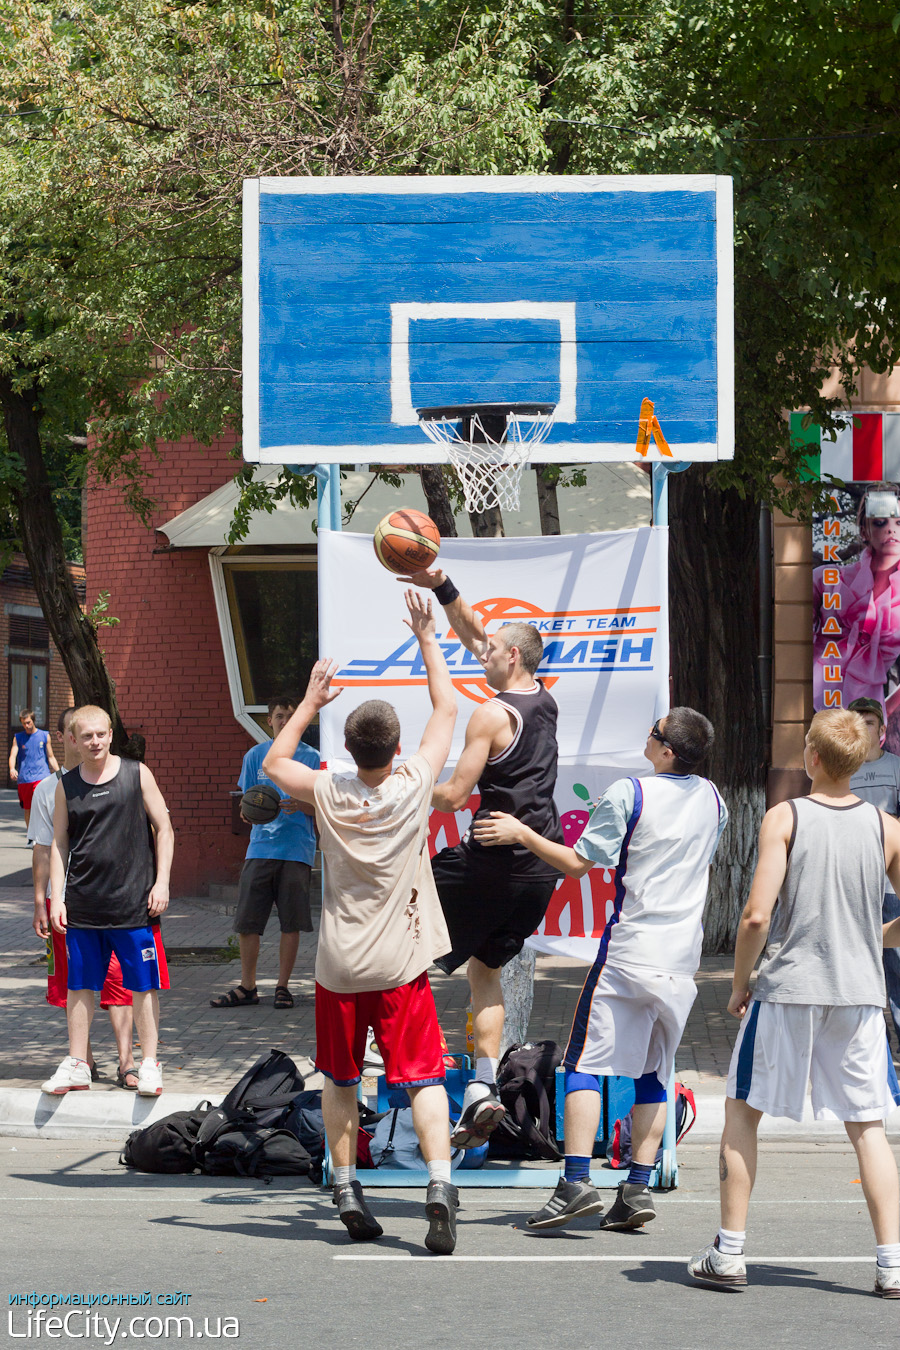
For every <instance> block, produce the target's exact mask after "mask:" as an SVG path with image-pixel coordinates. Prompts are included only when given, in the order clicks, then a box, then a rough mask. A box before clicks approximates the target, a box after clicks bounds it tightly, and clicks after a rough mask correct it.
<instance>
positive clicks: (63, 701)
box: [0, 553, 84, 787]
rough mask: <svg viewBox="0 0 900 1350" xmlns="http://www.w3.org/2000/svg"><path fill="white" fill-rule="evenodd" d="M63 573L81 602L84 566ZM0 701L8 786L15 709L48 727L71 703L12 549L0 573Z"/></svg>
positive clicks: (25, 572)
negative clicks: (28, 712) (0, 657)
mask: <svg viewBox="0 0 900 1350" xmlns="http://www.w3.org/2000/svg"><path fill="white" fill-rule="evenodd" d="M69 573H70V575H71V577H72V580H73V581H74V582H75V587H76V590H77V591H78V596H79V599H80V600H81V602H82V604H83V603H84V568H83V567H79V566H78V565H77V564H75V563H70V565H69ZM0 643H2V645H3V656H4V660H3V661H2V663H0V706H2V707H3V708H4V709H5V712H4V717H5V718H6V750H5V754H6V757H7V758H6V760H5V761H4V785H5V786H6V787H11V786H12V782H11V780H10V778H9V769H8V756H9V751H10V748H11V746H12V740H13V736H14V735H15V733H16V732H17V731H21V725H20V723H19V712H20V711H21V709H22V708H33V709H34V710H35V720H36V722H37V725H38V726H39V727H43V728H44V729H45V730H50V731H52V730H53V729H54V728H55V726H56V719H57V717H58V716H59V714H60V713H61V712H62V710H63V708H68V707H70V706H71V704H72V686H71V685H70V684H69V677H68V676H67V675H66V670H65V666H64V665H63V663H62V658H61V657H60V654H59V652H58V651H57V650H56V647H55V645H54V643H53V642H52V640H51V638H50V633H49V630H48V628H47V622H46V620H45V619H44V616H43V614H42V613H41V609H40V606H39V604H38V598H37V594H36V592H35V589H34V582H33V580H32V577H31V572H30V571H29V569H28V564H27V562H26V561H25V557H24V555H23V554H21V553H16V554H13V556H12V558H11V559H10V560H9V562H8V563H7V565H6V568H5V569H4V571H3V573H2V575H0Z"/></svg>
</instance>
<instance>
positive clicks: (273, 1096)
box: [222, 1050, 306, 1126]
mask: <svg viewBox="0 0 900 1350" xmlns="http://www.w3.org/2000/svg"><path fill="white" fill-rule="evenodd" d="M305 1087H306V1082H305V1080H304V1078H303V1074H302V1073H301V1072H300V1070H299V1069H298V1068H297V1066H296V1064H295V1063H294V1061H293V1060H292V1059H291V1057H290V1055H286V1054H284V1052H283V1051H281V1050H270V1051H269V1053H268V1054H267V1055H263V1056H262V1058H261V1059H258V1060H257V1061H256V1063H255V1064H254V1065H253V1067H252V1068H250V1069H248V1070H247V1072H246V1073H245V1074H244V1076H243V1078H239V1079H238V1081H237V1082H236V1083H235V1085H234V1087H233V1088H232V1089H231V1090H230V1092H229V1093H228V1094H227V1096H226V1097H225V1099H224V1100H223V1102H222V1108H223V1109H224V1110H226V1111H252V1112H253V1114H254V1116H255V1118H256V1123H257V1124H258V1125H267V1126H277V1125H280V1124H281V1123H282V1118H283V1117H284V1116H285V1115H286V1114H287V1111H288V1110H289V1108H290V1107H291V1105H292V1103H293V1101H294V1098H295V1097H297V1096H298V1094H299V1093H301V1092H302V1091H303V1089H304V1088H305Z"/></svg>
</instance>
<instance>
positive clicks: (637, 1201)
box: [600, 1181, 656, 1233]
mask: <svg viewBox="0 0 900 1350" xmlns="http://www.w3.org/2000/svg"><path fill="white" fill-rule="evenodd" d="M655 1218H656V1207H655V1205H654V1204H653V1196H652V1195H651V1194H650V1191H649V1189H648V1187H646V1186H644V1185H641V1183H640V1182H636V1181H621V1182H620V1183H619V1186H618V1190H617V1192H616V1199H615V1203H614V1204H613V1207H612V1209H610V1210H607V1212H606V1213H605V1214H604V1215H603V1218H602V1219H601V1220H600V1227H601V1228H609V1229H610V1230H611V1231H612V1232H615V1233H620V1232H623V1231H624V1230H625V1229H626V1228H640V1227H642V1225H643V1224H645V1223H649V1222H650V1220H651V1219H655Z"/></svg>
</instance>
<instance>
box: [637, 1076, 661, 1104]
mask: <svg viewBox="0 0 900 1350" xmlns="http://www.w3.org/2000/svg"><path fill="white" fill-rule="evenodd" d="M665 1101H668V1095H667V1093H666V1089H665V1088H664V1087H663V1085H662V1083H661V1082H660V1081H659V1079H658V1078H657V1076H656V1074H655V1073H645V1074H642V1075H641V1077H640V1078H636V1079H635V1080H634V1104H635V1106H646V1105H648V1104H649V1103H651V1102H665Z"/></svg>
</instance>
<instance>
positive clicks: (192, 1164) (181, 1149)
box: [119, 1102, 212, 1173]
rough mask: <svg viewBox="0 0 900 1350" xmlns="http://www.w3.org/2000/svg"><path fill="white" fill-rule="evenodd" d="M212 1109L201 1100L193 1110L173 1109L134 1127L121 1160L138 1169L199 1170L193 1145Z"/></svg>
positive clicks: (159, 1170) (163, 1170) (126, 1165)
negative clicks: (157, 1118) (162, 1115)
mask: <svg viewBox="0 0 900 1350" xmlns="http://www.w3.org/2000/svg"><path fill="white" fill-rule="evenodd" d="M211 1109H212V1108H211V1107H210V1104H209V1102H202V1103H201V1104H200V1105H199V1106H197V1107H195V1108H194V1110H193V1111H174V1112H173V1113H172V1115H170V1116H164V1117H163V1119H162V1120H156V1121H154V1122H153V1124H152V1125H146V1126H145V1127H144V1128H143V1129H141V1130H134V1131H133V1132H132V1133H131V1134H130V1135H129V1136H128V1138H127V1139H126V1140H125V1147H124V1148H123V1150H122V1152H121V1153H120V1155H119V1162H120V1163H122V1165H123V1166H124V1167H133V1168H135V1170H136V1171H138V1172H169V1173H175V1172H196V1170H197V1165H198V1164H197V1160H196V1158H195V1157H194V1144H195V1143H196V1142H197V1135H198V1134H199V1132H200V1127H201V1125H202V1124H203V1121H204V1120H205V1118H206V1116H207V1115H208V1114H209V1112H210V1110H211Z"/></svg>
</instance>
